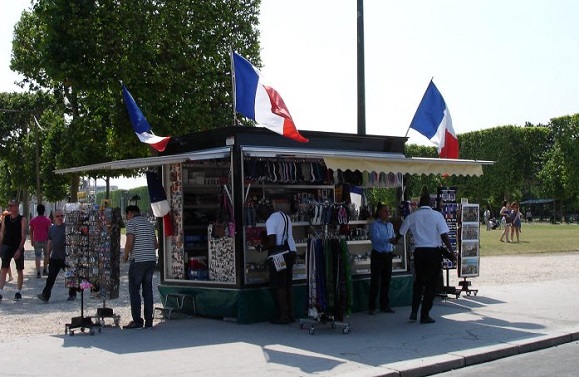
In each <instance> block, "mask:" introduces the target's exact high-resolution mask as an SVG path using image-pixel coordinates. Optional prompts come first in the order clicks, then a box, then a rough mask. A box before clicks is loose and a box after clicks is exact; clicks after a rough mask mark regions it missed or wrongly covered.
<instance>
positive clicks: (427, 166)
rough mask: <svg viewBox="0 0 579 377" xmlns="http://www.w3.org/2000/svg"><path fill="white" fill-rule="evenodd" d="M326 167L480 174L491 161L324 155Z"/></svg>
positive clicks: (423, 172)
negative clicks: (483, 167)
mask: <svg viewBox="0 0 579 377" xmlns="http://www.w3.org/2000/svg"><path fill="white" fill-rule="evenodd" d="M324 161H325V162H326V166H327V167H328V169H333V170H342V171H346V170H351V171H356V170H358V171H360V172H364V171H367V172H377V173H402V174H419V175H422V174H426V175H430V174H448V175H464V176H469V175H470V176H477V175H482V174H483V171H482V165H492V164H493V162H492V161H473V160H453V159H434V158H418V157H408V158H404V159H389V158H368V157H358V158H356V157H324Z"/></svg>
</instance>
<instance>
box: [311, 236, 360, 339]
mask: <svg viewBox="0 0 579 377" xmlns="http://www.w3.org/2000/svg"><path fill="white" fill-rule="evenodd" d="M306 276H307V302H308V308H307V309H308V310H307V312H308V318H302V319H300V329H303V328H304V327H305V326H306V325H309V333H310V335H313V334H314V333H315V331H316V326H317V325H319V324H320V323H321V324H324V325H325V324H329V325H330V326H331V327H332V329H335V328H336V327H341V328H342V333H344V334H348V333H349V332H350V324H349V323H347V322H344V319H345V318H347V317H348V316H349V315H350V314H351V312H352V303H353V298H352V277H351V270H350V254H349V252H348V245H347V243H346V240H345V239H344V238H343V237H336V236H331V237H318V236H316V237H312V238H309V239H308V249H307V261H306Z"/></svg>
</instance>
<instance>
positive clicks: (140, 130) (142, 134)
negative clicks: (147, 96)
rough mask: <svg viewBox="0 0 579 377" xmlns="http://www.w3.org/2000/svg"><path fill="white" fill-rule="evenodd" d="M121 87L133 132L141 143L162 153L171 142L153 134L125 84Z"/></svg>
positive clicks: (166, 138) (167, 138) (166, 137)
mask: <svg viewBox="0 0 579 377" xmlns="http://www.w3.org/2000/svg"><path fill="white" fill-rule="evenodd" d="M122 85H123V98H124V99H125V105H127V111H128V112H129V118H131V124H132V125H133V130H134V131H135V133H136V134H137V137H138V138H139V140H141V142H143V143H145V144H149V145H150V146H151V147H153V148H155V149H156V150H158V151H159V152H163V151H164V150H165V148H166V147H167V144H168V143H169V140H171V137H169V136H157V135H155V134H153V131H152V130H151V126H150V125H149V122H147V119H146V118H145V116H144V115H143V112H142V111H141V109H139V106H137V103H136V102H135V100H134V99H133V96H132V95H131V93H129V91H128V90H127V87H126V86H125V84H122Z"/></svg>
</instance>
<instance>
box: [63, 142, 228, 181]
mask: <svg viewBox="0 0 579 377" xmlns="http://www.w3.org/2000/svg"><path fill="white" fill-rule="evenodd" d="M230 151H231V148H229V147H224V148H215V149H207V150H202V151H195V152H187V153H181V154H174V155H170V156H159V157H144V158H134V159H129V160H118V161H111V162H103V163H100V164H93V165H85V166H78V167H74V168H67V169H58V170H55V171H54V172H55V173H56V174H66V173H82V172H87V171H93V170H119V169H140V168H147V167H152V166H160V165H165V164H173V163H177V162H185V161H201V160H210V159H214V158H224V157H227V156H229V153H230Z"/></svg>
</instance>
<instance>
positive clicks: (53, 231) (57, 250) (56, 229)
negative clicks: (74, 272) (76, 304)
mask: <svg viewBox="0 0 579 377" xmlns="http://www.w3.org/2000/svg"><path fill="white" fill-rule="evenodd" d="M46 250H47V252H48V253H50V261H49V263H48V278H47V279H46V285H45V286H44V289H43V290H42V293H39V294H38V296H37V297H38V298H39V299H40V300H42V301H44V302H48V300H50V295H51V293H52V287H53V286H54V282H55V281H56V277H57V276H58V273H59V272H60V270H64V269H65V268H66V224H65V223H64V213H63V212H62V210H56V211H55V212H54V224H52V225H51V226H50V228H49V229H48V242H47V243H46ZM75 298H76V289H75V288H69V289H68V301H73V300H74V299H75Z"/></svg>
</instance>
